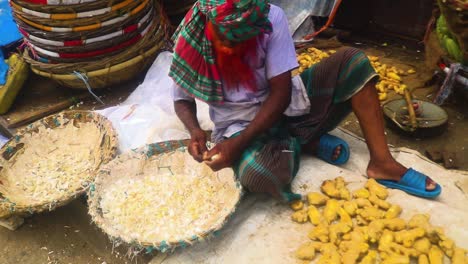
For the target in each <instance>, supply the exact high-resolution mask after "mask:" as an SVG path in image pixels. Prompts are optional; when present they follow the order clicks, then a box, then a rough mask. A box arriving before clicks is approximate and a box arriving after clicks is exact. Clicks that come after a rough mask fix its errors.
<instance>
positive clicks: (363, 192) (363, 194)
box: [353, 188, 370, 199]
mask: <svg viewBox="0 0 468 264" xmlns="http://www.w3.org/2000/svg"><path fill="white" fill-rule="evenodd" d="M369 195H370V193H369V191H368V190H367V189H365V188H361V189H359V190H356V191H355V192H354V193H353V197H354V198H364V199H367V198H369Z"/></svg>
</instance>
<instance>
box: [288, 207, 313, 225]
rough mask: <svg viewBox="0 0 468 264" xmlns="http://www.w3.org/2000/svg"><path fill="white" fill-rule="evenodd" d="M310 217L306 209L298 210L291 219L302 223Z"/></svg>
mask: <svg viewBox="0 0 468 264" xmlns="http://www.w3.org/2000/svg"><path fill="white" fill-rule="evenodd" d="M308 217H309V216H308V215H307V210H306V209H302V210H299V211H296V212H294V213H293V214H292V215H291V219H292V220H293V221H294V222H297V223H301V224H303V223H305V222H307V220H308Z"/></svg>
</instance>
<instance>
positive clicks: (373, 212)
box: [356, 206, 385, 221]
mask: <svg viewBox="0 0 468 264" xmlns="http://www.w3.org/2000/svg"><path fill="white" fill-rule="evenodd" d="M356 213H357V214H358V215H360V216H361V217H362V218H364V219H365V220H366V221H373V220H377V219H382V218H383V217H384V215H385V212H384V211H382V210H379V209H378V208H375V207H373V206H367V207H364V208H362V209H358V210H357V211H356Z"/></svg>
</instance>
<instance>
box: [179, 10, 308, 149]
mask: <svg viewBox="0 0 468 264" xmlns="http://www.w3.org/2000/svg"><path fill="white" fill-rule="evenodd" d="M268 18H269V20H270V22H271V23H272V27H273V32H272V33H270V34H267V35H265V36H264V37H263V38H260V39H261V41H259V45H258V48H257V63H256V65H255V76H256V80H257V91H255V92H251V91H249V90H247V89H243V87H241V86H239V87H237V88H238V89H236V88H234V89H226V88H223V93H224V94H223V95H224V100H225V101H224V102H223V103H222V104H210V105H209V109H210V110H209V111H210V118H211V120H212V121H213V123H214V125H215V127H214V131H213V133H212V135H213V140H214V141H215V142H219V141H221V140H222V139H223V137H230V136H232V135H233V134H235V133H237V132H239V131H242V130H244V129H245V128H246V127H247V126H248V125H249V124H250V122H251V121H252V120H253V119H254V117H255V116H256V114H257V112H258V111H259V109H260V107H261V104H262V102H263V101H265V100H266V98H267V97H268V95H269V92H270V87H269V86H268V80H270V79H272V78H273V77H276V76H278V75H280V74H282V73H285V72H287V71H291V70H293V69H295V68H297V67H298V66H299V65H298V63H297V60H296V50H295V48H294V42H293V39H292V37H291V34H290V32H289V28H288V21H287V18H286V15H285V14H284V11H283V10H282V9H281V8H279V7H278V6H275V5H271V8H270V12H269V14H268ZM292 83H293V87H292V97H291V104H290V106H289V107H288V109H287V110H286V112H285V114H286V115H289V116H299V115H303V114H306V113H308V111H309V109H310V103H309V100H308V97H307V95H306V92H305V88H304V84H303V83H302V80H301V79H300V77H299V76H296V77H294V78H293V79H292ZM173 100H174V101H178V100H189V101H193V100H194V99H193V98H192V97H191V96H189V95H188V94H186V93H185V91H184V90H183V89H181V88H180V87H179V86H178V85H176V84H174V87H173Z"/></svg>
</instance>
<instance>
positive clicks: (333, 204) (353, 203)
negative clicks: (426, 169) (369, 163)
mask: <svg viewBox="0 0 468 264" xmlns="http://www.w3.org/2000/svg"><path fill="white" fill-rule="evenodd" d="M321 191H322V193H318V192H312V193H309V194H308V195H307V202H308V205H305V204H304V202H303V201H300V200H299V201H295V202H292V203H291V208H292V209H293V210H294V211H295V212H294V213H293V214H292V220H293V221H295V222H298V223H306V222H308V221H310V222H311V223H312V224H313V225H314V226H315V227H314V228H313V229H312V230H311V231H310V233H309V234H308V237H309V238H310V240H311V241H308V242H306V243H305V244H303V245H302V246H300V247H299V249H298V250H297V251H296V257H297V258H299V259H300V260H303V261H304V263H309V262H310V261H312V260H315V259H316V258H318V255H319V253H320V258H318V260H317V262H316V263H328V264H334V263H337V264H338V263H343V264H353V263H363V264H370V263H384V264H396V263H398V264H405V263H410V261H411V260H412V259H413V260H416V261H417V263H420V264H424V263H431V264H439V263H444V258H445V256H447V257H448V258H449V259H450V260H451V263H455V264H468V257H467V256H466V250H464V249H462V248H459V247H457V246H456V245H455V243H454V241H453V240H452V239H450V238H449V237H447V236H446V235H445V234H444V230H443V229H442V228H440V227H434V226H432V225H431V224H430V223H429V215H426V214H416V215H414V216H413V217H411V219H410V220H409V221H408V222H407V221H405V220H403V219H401V218H399V215H400V213H401V211H402V208H401V207H400V206H399V205H397V204H391V203H389V202H388V201H386V199H387V197H388V190H387V189H386V188H385V187H383V186H382V185H380V184H378V183H377V182H376V181H375V180H373V179H370V180H368V181H367V183H366V184H365V188H362V189H359V190H356V191H354V192H353V193H351V192H350V191H349V190H348V188H347V187H346V184H345V181H344V179H343V178H342V177H338V178H336V179H334V180H326V181H324V182H323V183H322V186H321ZM321 207H323V209H322V208H321Z"/></svg>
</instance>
